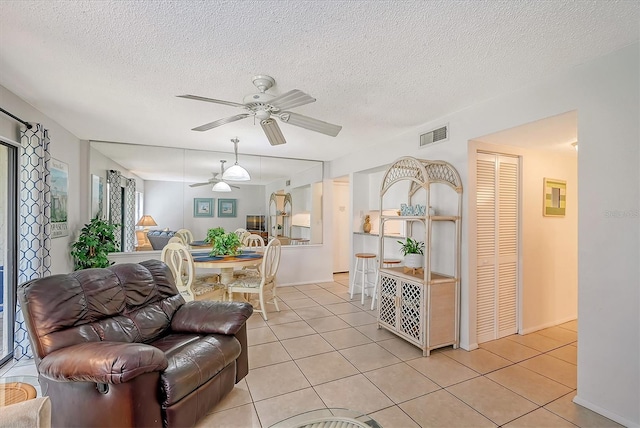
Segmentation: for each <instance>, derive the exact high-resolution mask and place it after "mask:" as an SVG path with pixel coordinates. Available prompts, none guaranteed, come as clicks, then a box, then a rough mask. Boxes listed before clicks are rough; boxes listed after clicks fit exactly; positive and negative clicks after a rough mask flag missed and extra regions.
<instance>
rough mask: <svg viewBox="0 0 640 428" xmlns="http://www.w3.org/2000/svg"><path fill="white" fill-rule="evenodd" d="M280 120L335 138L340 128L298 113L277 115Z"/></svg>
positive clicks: (285, 112)
mask: <svg viewBox="0 0 640 428" xmlns="http://www.w3.org/2000/svg"><path fill="white" fill-rule="evenodd" d="M279 117H280V120H282V121H283V122H285V123H288V124H290V125H295V126H299V127H301V128H305V129H309V130H311V131H316V132H320V133H322V134H326V135H330V136H332V137H335V136H337V135H338V133H339V132H340V130H341V129H342V126H340V125H334V124H332V123H328V122H323V121H322V120H318V119H314V118H312V117H308V116H303V115H301V114H298V113H292V112H290V111H284V112H282V113H280V114H279Z"/></svg>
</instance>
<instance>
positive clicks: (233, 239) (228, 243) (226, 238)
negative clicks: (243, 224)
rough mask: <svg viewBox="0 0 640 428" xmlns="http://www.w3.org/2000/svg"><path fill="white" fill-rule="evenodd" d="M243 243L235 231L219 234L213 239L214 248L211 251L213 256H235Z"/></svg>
mask: <svg viewBox="0 0 640 428" xmlns="http://www.w3.org/2000/svg"><path fill="white" fill-rule="evenodd" d="M241 246H242V243H241V242H240V238H239V237H238V235H236V234H235V233H234V232H229V233H225V234H223V235H218V236H216V237H215V238H214V240H213V248H212V249H211V252H210V253H209V254H210V255H212V256H235V255H236V254H238V253H239V252H240V251H239V249H240V247H241Z"/></svg>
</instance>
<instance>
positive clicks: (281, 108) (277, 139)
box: [178, 75, 342, 146]
mask: <svg viewBox="0 0 640 428" xmlns="http://www.w3.org/2000/svg"><path fill="white" fill-rule="evenodd" d="M275 83H276V81H275V79H274V78H273V77H270V76H265V75H259V76H254V77H253V84H254V85H255V86H256V87H257V88H258V90H259V91H260V92H259V93H257V94H250V95H247V96H246V97H244V99H243V100H242V102H243V103H242V104H240V103H235V102H232V101H223V100H216V99H213V98H205V97H200V96H197V95H178V97H180V98H187V99H190V100H198V101H206V102H209V103H216V104H224V105H228V106H232V107H240V108H242V109H244V110H247V112H246V113H240V114H236V115H235V116H230V117H226V118H224V119H218V120H215V121H213V122H210V123H206V124H204V125H201V126H198V127H197V128H193V129H192V130H193V131H208V130H209V129H213V128H215V127H217V126H221V125H225V124H227V123H231V122H235V121H237V120H240V119H245V118H247V117H249V116H253V117H254V118H257V119H258V120H259V121H260V126H262V129H263V130H264V133H265V134H266V135H267V139H268V140H269V143H271V145H272V146H275V145H278V144H284V143H286V142H287V141H286V140H285V139H284V135H282V131H281V130H280V126H278V123H277V122H276V121H275V120H274V118H275V117H277V118H278V119H280V120H281V121H282V122H284V123H288V124H290V125H294V126H299V127H301V128H305V129H309V130H311V131H315V132H320V133H322V134H326V135H329V136H331V137H335V136H337V135H338V133H339V132H340V130H341V129H342V126H339V125H334V124H331V123H328V122H323V121H322V120H318V119H314V118H312V117H308V116H303V115H301V114H298V113H293V112H290V111H286V110H288V109H290V108H294V107H298V106H302V105H305V104H309V103H312V102H314V101H315V100H316V99H315V98H313V97H312V96H310V95H308V94H306V93H304V92H302V91H300V90H298V89H293V90H291V91H289V92H285V93H284V94H282V95H278V96H275V95H271V94H267V93H266V92H265V91H267V90H268V89H269V88H271V87H272V86H273V85H274V84H275Z"/></svg>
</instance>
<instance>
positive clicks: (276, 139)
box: [260, 119, 287, 146]
mask: <svg viewBox="0 0 640 428" xmlns="http://www.w3.org/2000/svg"><path fill="white" fill-rule="evenodd" d="M260 126H262V129H263V130H264V133H265V134H267V139H268V140H269V143H270V144H271V145H272V146H277V145H278V144H284V143H286V142H287V140H285V139H284V135H282V131H281V130H280V127H279V126H278V122H276V121H275V120H274V119H265V120H261V121H260Z"/></svg>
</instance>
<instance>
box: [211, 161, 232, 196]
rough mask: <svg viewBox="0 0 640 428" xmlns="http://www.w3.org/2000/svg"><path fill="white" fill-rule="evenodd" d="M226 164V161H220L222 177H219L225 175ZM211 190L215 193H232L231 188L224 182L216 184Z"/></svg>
mask: <svg viewBox="0 0 640 428" xmlns="http://www.w3.org/2000/svg"><path fill="white" fill-rule="evenodd" d="M225 162H226V160H221V161H220V175H219V177H222V175H223V174H224V163H225ZM217 177H218V176H217ZM211 190H212V191H214V192H230V191H231V186H229V185H228V184H227V183H225V182H224V181H222V180H220V181H218V182H217V183H216V184H214V185H213V187H212V188H211Z"/></svg>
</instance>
